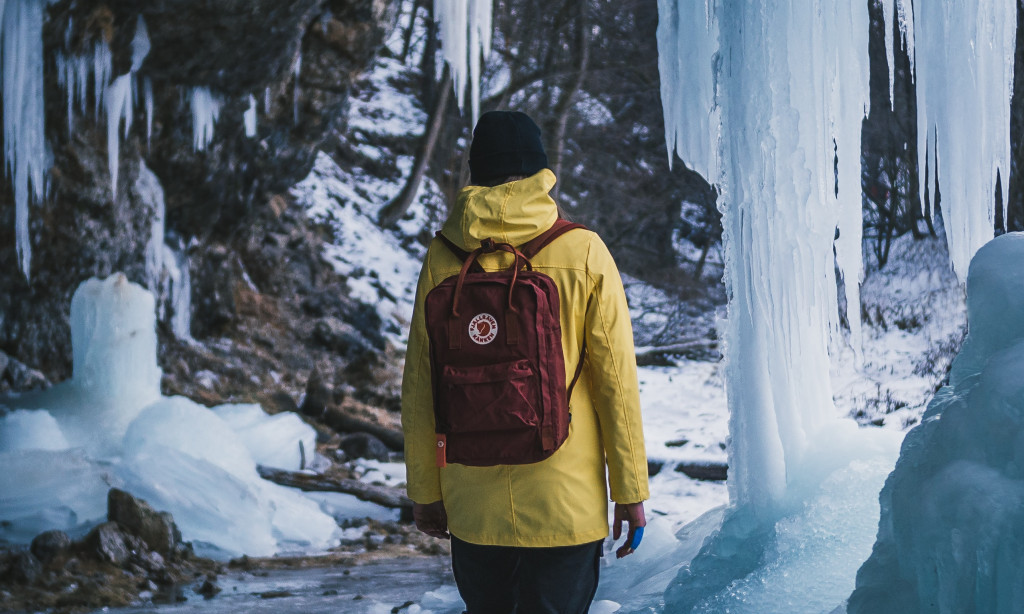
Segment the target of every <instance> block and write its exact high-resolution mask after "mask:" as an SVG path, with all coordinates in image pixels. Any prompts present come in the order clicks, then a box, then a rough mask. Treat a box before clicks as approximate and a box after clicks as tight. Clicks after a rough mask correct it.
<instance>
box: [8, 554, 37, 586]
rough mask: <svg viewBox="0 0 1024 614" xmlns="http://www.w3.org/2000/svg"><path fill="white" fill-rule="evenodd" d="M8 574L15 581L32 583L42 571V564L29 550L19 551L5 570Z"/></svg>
mask: <svg viewBox="0 0 1024 614" xmlns="http://www.w3.org/2000/svg"><path fill="white" fill-rule="evenodd" d="M7 573H8V575H9V576H10V577H11V578H12V579H13V580H15V581H17V582H22V583H24V584H33V583H34V582H35V581H36V580H37V579H39V576H40V575H41V574H42V573H43V565H42V563H40V561H39V559H37V558H36V557H35V555H34V554H32V553H31V552H29V551H23V552H19V553H18V554H17V555H16V556H15V557H14V560H13V561H12V562H11V566H10V568H9V569H8V570H7Z"/></svg>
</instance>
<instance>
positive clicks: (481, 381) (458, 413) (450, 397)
mask: <svg viewBox="0 0 1024 614" xmlns="http://www.w3.org/2000/svg"><path fill="white" fill-rule="evenodd" d="M440 380H441V381H440V383H441V390H440V391H439V392H440V395H439V396H440V398H439V401H440V407H439V409H440V410H441V412H440V413H441V415H440V416H439V417H440V418H441V421H442V423H446V424H447V427H448V431H447V432H450V433H475V432H488V431H508V430H517V429H525V428H533V427H535V426H536V425H537V423H538V411H537V402H536V401H535V399H536V398H537V394H538V385H539V381H538V377H537V374H536V373H535V372H534V370H533V367H532V366H531V365H530V362H529V361H528V360H517V361H514V362H506V363H498V364H493V365H478V366H468V367H453V366H447V365H446V366H445V367H444V369H443V371H442V372H441V377H440Z"/></svg>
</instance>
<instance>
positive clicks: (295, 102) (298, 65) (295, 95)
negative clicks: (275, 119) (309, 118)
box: [292, 53, 302, 125]
mask: <svg viewBox="0 0 1024 614" xmlns="http://www.w3.org/2000/svg"><path fill="white" fill-rule="evenodd" d="M301 72H302V54H301V53H299V59H298V60H296V61H295V89H294V91H293V92H292V116H293V117H292V121H294V122H295V125H298V124H299V73H301Z"/></svg>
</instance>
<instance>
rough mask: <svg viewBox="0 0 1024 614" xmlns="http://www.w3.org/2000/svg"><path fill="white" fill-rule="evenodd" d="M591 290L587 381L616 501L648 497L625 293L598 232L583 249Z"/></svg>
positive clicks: (587, 320) (631, 339)
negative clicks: (588, 372) (589, 383)
mask: <svg viewBox="0 0 1024 614" xmlns="http://www.w3.org/2000/svg"><path fill="white" fill-rule="evenodd" d="M587 275H588V278H589V281H590V283H591V284H592V289H591V292H590V298H589V302H588V304H587V311H586V325H585V335H586V341H587V352H588V353H589V357H588V361H589V364H590V375H591V382H592V383H591V386H592V392H593V396H594V405H595V409H596V410H597V415H598V421H599V423H600V425H601V437H602V440H603V443H604V448H605V455H606V457H607V463H608V482H609V486H610V488H611V496H612V500H613V501H615V502H616V503H636V502H639V501H643V500H645V499H648V498H649V497H650V493H649V491H648V487H647V455H646V452H645V450H644V434H643V422H642V421H641V418H640V392H639V384H638V382H637V373H636V353H635V350H634V348H633V327H632V324H631V323H630V317H629V307H628V306H627V304H626V292H625V289H624V288H623V286H622V279H621V278H620V277H619V271H618V269H617V268H616V266H615V262H614V261H613V260H612V256H611V254H610V253H609V252H608V248H607V247H606V246H605V245H604V243H603V242H602V241H601V239H600V238H598V237H597V236H596V235H595V237H594V239H593V240H592V241H591V243H590V249H589V253H588V254H587Z"/></svg>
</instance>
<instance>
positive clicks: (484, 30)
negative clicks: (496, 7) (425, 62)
mask: <svg viewBox="0 0 1024 614" xmlns="http://www.w3.org/2000/svg"><path fill="white" fill-rule="evenodd" d="M434 18H435V19H436V20H437V23H438V25H439V26H440V32H441V53H442V55H443V56H444V61H445V62H446V63H447V64H448V67H449V69H450V70H451V72H452V85H453V86H454V87H455V94H456V98H457V100H458V103H459V108H462V106H463V102H464V100H465V91H466V87H467V86H469V88H470V99H471V100H470V104H471V109H472V113H473V123H474V124H475V123H476V118H477V117H479V116H480V75H481V70H482V68H481V58H483V57H486V56H487V55H488V54H489V53H490V52H491V0H434Z"/></svg>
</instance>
